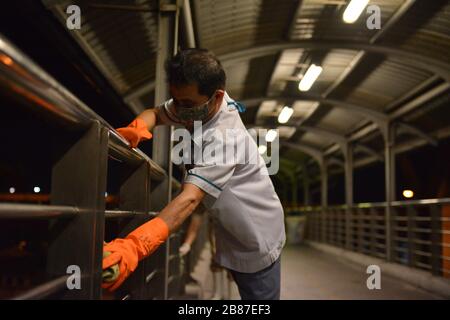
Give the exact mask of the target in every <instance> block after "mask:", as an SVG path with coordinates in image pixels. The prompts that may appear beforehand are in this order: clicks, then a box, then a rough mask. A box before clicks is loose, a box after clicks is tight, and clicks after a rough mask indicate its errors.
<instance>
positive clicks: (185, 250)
mask: <svg viewBox="0 0 450 320" xmlns="http://www.w3.org/2000/svg"><path fill="white" fill-rule="evenodd" d="M178 251H179V252H180V255H181V256H182V257H183V256H185V255H186V254H187V253H188V252H189V251H191V245H190V244H189V243H187V242H185V243H183V245H182V246H181V247H180V249H178Z"/></svg>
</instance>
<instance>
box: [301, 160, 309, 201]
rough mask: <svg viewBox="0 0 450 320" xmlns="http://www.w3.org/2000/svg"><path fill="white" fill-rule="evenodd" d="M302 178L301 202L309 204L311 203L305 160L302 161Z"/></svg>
mask: <svg viewBox="0 0 450 320" xmlns="http://www.w3.org/2000/svg"><path fill="white" fill-rule="evenodd" d="M302 172H303V174H302V180H303V202H304V205H305V206H309V205H310V204H311V198H310V190H309V187H310V178H309V173H308V168H307V163H306V161H305V160H303V162H302Z"/></svg>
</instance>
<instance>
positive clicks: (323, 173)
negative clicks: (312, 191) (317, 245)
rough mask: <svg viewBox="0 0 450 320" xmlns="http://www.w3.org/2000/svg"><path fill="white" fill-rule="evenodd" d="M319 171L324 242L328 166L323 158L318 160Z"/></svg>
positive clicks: (324, 237) (324, 239)
mask: <svg viewBox="0 0 450 320" xmlns="http://www.w3.org/2000/svg"><path fill="white" fill-rule="evenodd" d="M319 165H320V173H321V179H320V180H321V206H322V219H321V220H322V226H321V232H322V237H321V240H322V242H326V223H327V222H326V210H327V207H328V170H327V169H328V168H327V164H326V161H325V159H322V160H321V161H320V162H319Z"/></svg>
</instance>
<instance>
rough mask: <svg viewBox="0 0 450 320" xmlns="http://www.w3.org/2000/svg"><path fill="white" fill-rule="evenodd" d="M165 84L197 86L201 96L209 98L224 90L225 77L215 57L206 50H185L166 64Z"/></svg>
mask: <svg viewBox="0 0 450 320" xmlns="http://www.w3.org/2000/svg"><path fill="white" fill-rule="evenodd" d="M166 73H167V82H168V83H169V84H170V85H174V86H183V85H189V84H197V85H198V92H199V93H200V94H201V95H206V96H208V97H211V96H212V95H213V94H214V92H215V91H216V90H218V89H222V90H223V89H225V82H226V75H225V71H224V70H223V68H222V64H221V63H220V61H219V60H218V59H217V58H216V56H215V55H214V54H213V53H212V52H211V51H209V50H206V49H185V50H181V51H179V52H178V53H177V54H176V55H175V56H174V57H173V58H172V59H170V60H168V61H167V62H166Z"/></svg>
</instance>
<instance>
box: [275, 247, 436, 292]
mask: <svg viewBox="0 0 450 320" xmlns="http://www.w3.org/2000/svg"><path fill="white" fill-rule="evenodd" d="M281 268H282V269H281V270H282V271H281V272H282V273H281V298H282V299H318V300H324V299H344V300H348V299H364V300H366V299H389V300H391V299H401V300H408V299H440V297H438V296H436V295H434V294H431V293H428V292H426V291H424V290H421V289H418V288H416V287H413V286H411V285H409V284H407V283H404V282H402V281H400V280H397V279H395V278H392V277H389V276H386V275H383V273H381V289H380V290H376V289H374V290H369V289H368V288H367V286H366V280H367V278H368V277H369V275H368V274H367V273H366V268H365V267H363V266H362V265H357V264H354V263H352V262H349V261H348V260H346V259H344V258H339V257H336V256H333V255H327V254H325V253H323V252H321V251H319V250H317V249H313V248H311V247H308V246H288V247H285V249H284V250H283V253H282V257H281Z"/></svg>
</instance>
